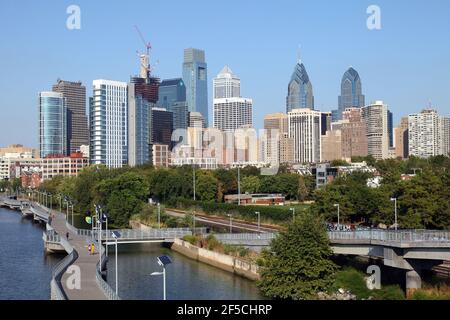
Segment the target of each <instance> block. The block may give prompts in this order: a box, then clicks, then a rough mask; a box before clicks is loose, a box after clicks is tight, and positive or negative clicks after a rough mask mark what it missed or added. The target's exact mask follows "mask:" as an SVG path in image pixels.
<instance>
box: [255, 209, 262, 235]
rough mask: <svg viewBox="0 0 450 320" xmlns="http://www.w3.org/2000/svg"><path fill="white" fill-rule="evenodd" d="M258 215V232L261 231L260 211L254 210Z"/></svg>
mask: <svg viewBox="0 0 450 320" xmlns="http://www.w3.org/2000/svg"><path fill="white" fill-rule="evenodd" d="M255 214H257V215H258V233H261V213H260V212H255Z"/></svg>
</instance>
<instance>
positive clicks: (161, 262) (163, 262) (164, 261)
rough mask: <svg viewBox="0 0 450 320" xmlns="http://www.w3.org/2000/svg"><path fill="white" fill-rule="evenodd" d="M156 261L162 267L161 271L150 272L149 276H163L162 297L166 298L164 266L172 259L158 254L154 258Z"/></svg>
mask: <svg viewBox="0 0 450 320" xmlns="http://www.w3.org/2000/svg"><path fill="white" fill-rule="evenodd" d="M156 259H157V261H158V264H159V265H160V266H161V267H163V271H162V272H153V273H152V274H150V275H151V276H161V275H162V276H163V299H164V300H167V298H166V266H167V265H169V264H171V263H172V260H170V258H169V257H168V256H160V257H158V258H156Z"/></svg>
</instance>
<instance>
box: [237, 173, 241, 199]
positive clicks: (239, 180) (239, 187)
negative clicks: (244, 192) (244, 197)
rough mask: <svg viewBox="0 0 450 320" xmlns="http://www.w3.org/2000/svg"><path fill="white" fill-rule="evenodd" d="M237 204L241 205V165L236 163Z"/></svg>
mask: <svg viewBox="0 0 450 320" xmlns="http://www.w3.org/2000/svg"><path fill="white" fill-rule="evenodd" d="M237 169H238V206H240V205H241V167H240V166H239V165H238V168H237Z"/></svg>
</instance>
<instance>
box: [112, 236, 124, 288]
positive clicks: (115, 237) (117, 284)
mask: <svg viewBox="0 0 450 320" xmlns="http://www.w3.org/2000/svg"><path fill="white" fill-rule="evenodd" d="M121 236H122V235H121V234H120V232H119V231H113V232H112V237H113V238H114V239H116V295H119V279H118V275H119V273H118V264H117V253H118V252H117V239H119V238H120V237H121Z"/></svg>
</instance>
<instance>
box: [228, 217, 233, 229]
mask: <svg viewBox="0 0 450 320" xmlns="http://www.w3.org/2000/svg"><path fill="white" fill-rule="evenodd" d="M228 216H229V217H230V233H233V215H231V214H229V215H228Z"/></svg>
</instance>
